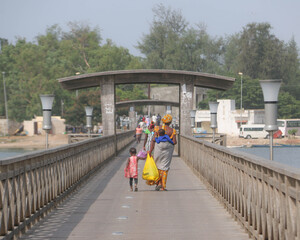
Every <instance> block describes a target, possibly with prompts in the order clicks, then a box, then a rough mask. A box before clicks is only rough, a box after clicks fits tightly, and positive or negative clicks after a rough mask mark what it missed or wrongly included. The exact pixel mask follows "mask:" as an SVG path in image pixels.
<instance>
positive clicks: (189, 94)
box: [58, 69, 235, 135]
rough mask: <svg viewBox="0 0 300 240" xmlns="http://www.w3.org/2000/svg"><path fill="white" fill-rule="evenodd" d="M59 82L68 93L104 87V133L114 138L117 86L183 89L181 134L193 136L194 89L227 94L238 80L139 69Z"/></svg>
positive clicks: (171, 71) (180, 99)
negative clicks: (151, 84) (153, 86)
mask: <svg viewBox="0 0 300 240" xmlns="http://www.w3.org/2000/svg"><path fill="white" fill-rule="evenodd" d="M58 81H59V83H60V84H61V86H62V87H63V88H65V89H68V90H76V89H82V88H89V87H99V86H100V89H101V108H102V123H103V133H104V135H111V134H115V132H116V129H115V114H114V113H115V85H116V84H136V83H158V84H178V85H179V86H180V94H179V96H180V98H179V105H180V133H183V134H189V133H190V111H191V110H192V108H193V93H194V86H196V87H203V88H210V89H219V90H227V89H229V88H230V87H231V86H232V85H233V83H234V81H235V79H234V78H230V77H224V76H218V75H214V74H207V73H200V72H190V71H177V70H161V69H159V70H158V69H139V70H121V71H108V72H98V73H90V74H82V75H76V76H71V77H66V78H61V79H58Z"/></svg>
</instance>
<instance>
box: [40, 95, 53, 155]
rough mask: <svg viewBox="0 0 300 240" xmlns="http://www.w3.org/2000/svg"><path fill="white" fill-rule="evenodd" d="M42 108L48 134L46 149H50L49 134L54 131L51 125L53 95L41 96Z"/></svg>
mask: <svg viewBox="0 0 300 240" xmlns="http://www.w3.org/2000/svg"><path fill="white" fill-rule="evenodd" d="M40 98H41V102H42V108H43V129H44V130H45V132H46V149H48V133H49V132H50V130H51V129H52V124H51V111H52V104H53V101H54V95H53V94H47V95H40Z"/></svg>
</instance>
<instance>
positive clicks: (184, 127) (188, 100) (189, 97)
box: [180, 79, 194, 136]
mask: <svg viewBox="0 0 300 240" xmlns="http://www.w3.org/2000/svg"><path fill="white" fill-rule="evenodd" d="M193 95H194V82H193V80H192V79H187V80H186V81H185V82H183V83H181V84H180V134H183V135H188V136H190V135H191V133H192V130H191V117H190V112H191V110H192V109H193V99H194V98H193Z"/></svg>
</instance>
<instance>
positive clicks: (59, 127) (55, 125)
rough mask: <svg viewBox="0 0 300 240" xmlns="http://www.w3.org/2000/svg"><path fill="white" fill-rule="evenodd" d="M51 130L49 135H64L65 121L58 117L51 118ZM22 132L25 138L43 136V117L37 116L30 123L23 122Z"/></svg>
mask: <svg viewBox="0 0 300 240" xmlns="http://www.w3.org/2000/svg"><path fill="white" fill-rule="evenodd" d="M51 123H52V129H51V131H50V133H51V134H64V133H65V131H66V125H65V119H62V118H61V117H60V116H52V117H51ZM23 124H24V132H25V134H26V135H27V136H33V135H37V134H42V135H44V134H45V131H44V130H43V117H42V116H37V117H35V118H34V119H32V120H31V121H24V123H23Z"/></svg>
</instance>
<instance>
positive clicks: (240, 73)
mask: <svg viewBox="0 0 300 240" xmlns="http://www.w3.org/2000/svg"><path fill="white" fill-rule="evenodd" d="M239 75H240V76H241V111H240V121H241V125H240V126H242V109H243V73H242V72H239Z"/></svg>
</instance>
